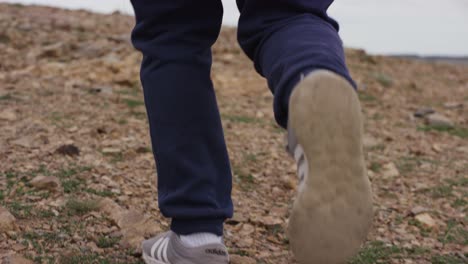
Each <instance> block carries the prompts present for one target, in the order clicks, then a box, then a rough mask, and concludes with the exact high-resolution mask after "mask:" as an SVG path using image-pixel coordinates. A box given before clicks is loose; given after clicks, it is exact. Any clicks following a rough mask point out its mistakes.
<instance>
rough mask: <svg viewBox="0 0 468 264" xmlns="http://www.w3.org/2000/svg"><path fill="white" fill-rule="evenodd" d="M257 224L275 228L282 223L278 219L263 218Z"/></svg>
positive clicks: (271, 217)
mask: <svg viewBox="0 0 468 264" xmlns="http://www.w3.org/2000/svg"><path fill="white" fill-rule="evenodd" d="M259 223H260V224H263V225H265V226H277V225H281V224H282V223H283V220H282V219H281V218H279V217H273V216H265V217H262V218H260V221H259Z"/></svg>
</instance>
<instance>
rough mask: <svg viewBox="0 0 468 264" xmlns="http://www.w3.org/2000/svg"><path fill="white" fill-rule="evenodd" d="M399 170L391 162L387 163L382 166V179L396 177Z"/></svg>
mask: <svg viewBox="0 0 468 264" xmlns="http://www.w3.org/2000/svg"><path fill="white" fill-rule="evenodd" d="M399 175H400V172H399V171H398V169H397V167H396V165H395V164H394V163H392V162H390V163H387V164H385V165H383V166H382V177H383V178H384V179H391V178H395V177H398V176H399Z"/></svg>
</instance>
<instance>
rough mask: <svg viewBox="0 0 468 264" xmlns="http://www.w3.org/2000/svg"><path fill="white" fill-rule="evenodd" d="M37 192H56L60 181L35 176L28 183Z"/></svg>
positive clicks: (48, 177) (53, 178) (51, 177)
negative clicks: (37, 190)
mask: <svg viewBox="0 0 468 264" xmlns="http://www.w3.org/2000/svg"><path fill="white" fill-rule="evenodd" d="M29 183H30V184H31V185H32V186H33V187H34V188H36V189H39V190H49V191H56V190H57V189H58V188H59V186H60V180H59V179H58V178H57V177H54V176H37V177H36V178H34V179H32V180H31V181H30V182H29Z"/></svg>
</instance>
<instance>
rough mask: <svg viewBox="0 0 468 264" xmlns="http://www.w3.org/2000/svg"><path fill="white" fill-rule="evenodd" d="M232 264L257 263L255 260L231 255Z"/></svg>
mask: <svg viewBox="0 0 468 264" xmlns="http://www.w3.org/2000/svg"><path fill="white" fill-rule="evenodd" d="M230 259H231V264H256V263H257V261H256V260H255V259H253V258H249V257H245V256H240V255H231V256H230Z"/></svg>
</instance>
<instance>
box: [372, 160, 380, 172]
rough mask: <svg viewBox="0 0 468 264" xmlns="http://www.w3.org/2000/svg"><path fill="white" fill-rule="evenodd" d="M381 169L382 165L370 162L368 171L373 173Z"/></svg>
mask: <svg viewBox="0 0 468 264" xmlns="http://www.w3.org/2000/svg"><path fill="white" fill-rule="evenodd" d="M381 169H382V165H381V164H380V163H378V162H372V163H371V165H370V170H371V171H373V172H376V173H377V172H379V171H380V170H381Z"/></svg>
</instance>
